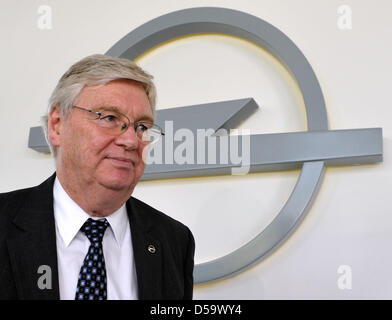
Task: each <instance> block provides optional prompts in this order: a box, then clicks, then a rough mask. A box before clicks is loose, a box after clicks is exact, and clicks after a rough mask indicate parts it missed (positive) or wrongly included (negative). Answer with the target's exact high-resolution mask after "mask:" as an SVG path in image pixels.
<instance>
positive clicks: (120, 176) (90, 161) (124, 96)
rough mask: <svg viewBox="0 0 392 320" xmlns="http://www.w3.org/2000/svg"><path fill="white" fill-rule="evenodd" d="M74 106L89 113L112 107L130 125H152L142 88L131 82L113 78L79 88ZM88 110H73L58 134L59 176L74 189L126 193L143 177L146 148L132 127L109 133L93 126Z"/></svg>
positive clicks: (147, 102) (93, 122)
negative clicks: (82, 187)
mask: <svg viewBox="0 0 392 320" xmlns="http://www.w3.org/2000/svg"><path fill="white" fill-rule="evenodd" d="M74 105H76V106H79V107H83V108H86V109H91V110H99V109H100V108H101V109H102V108H106V107H107V108H109V109H113V108H115V109H117V111H118V112H120V113H122V114H124V115H126V116H127V117H128V118H129V120H130V121H131V122H135V121H139V120H149V121H151V122H153V113H152V110H151V106H150V103H149V100H148V97H147V94H146V93H145V91H144V89H143V87H142V86H141V85H140V84H139V83H137V82H135V81H132V80H115V81H111V82H109V83H107V84H105V85H102V86H91V87H85V88H84V89H83V90H82V91H81V93H80V95H79V97H78V98H77V99H76V101H75V103H74ZM97 121H99V120H94V119H93V118H92V116H91V114H90V113H89V112H86V111H83V110H80V109H76V108H74V109H73V110H72V111H71V114H70V116H69V117H68V118H67V119H63V120H62V125H61V126H60V130H59V143H58V144H59V147H58V162H57V165H58V166H59V165H60V166H61V169H62V170H63V175H64V176H65V175H68V177H69V178H71V177H73V178H72V179H74V180H77V181H71V183H77V184H78V185H79V186H94V184H95V185H96V184H98V185H100V186H101V187H104V188H107V189H111V190H125V191H129V192H130V193H131V192H132V190H133V188H134V187H135V185H136V184H137V182H138V181H139V179H140V177H141V176H142V174H143V171H144V168H145V163H144V162H143V159H142V153H143V149H144V147H145V146H146V145H145V144H144V143H142V142H141V141H139V140H138V138H137V136H136V134H135V131H134V128H133V126H132V124H131V125H130V127H129V128H128V130H126V131H125V132H120V133H119V134H118V135H113V134H110V133H108V132H107V130H105V129H106V128H102V127H100V126H99V125H98V124H97Z"/></svg>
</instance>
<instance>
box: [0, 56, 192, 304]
mask: <svg viewBox="0 0 392 320" xmlns="http://www.w3.org/2000/svg"><path fill="white" fill-rule="evenodd" d="M151 79H152V77H151V76H150V75H149V74H147V73H146V72H144V71H143V70H142V69H141V68H140V67H138V66H137V65H136V64H135V63H133V62H132V61H129V60H127V59H119V58H112V57H107V56H104V55H93V56H89V57H87V58H85V59H82V60H81V61H79V62H77V63H75V64H74V65H73V66H71V68H70V69H69V70H68V71H67V72H66V73H65V74H64V75H63V76H62V78H61V79H60V81H59V83H58V84H57V86H56V88H55V90H54V92H53V93H52V96H51V98H50V101H49V109H48V115H47V117H46V119H47V120H46V121H45V126H46V133H47V139H48V142H49V144H50V146H51V150H52V153H53V154H54V156H55V160H56V173H55V174H54V175H53V176H52V177H50V178H49V179H48V180H46V181H45V182H43V183H42V184H41V185H39V186H37V187H33V188H29V189H23V190H17V191H14V192H9V193H4V194H0V299H77V300H84V299H91V300H105V299H191V298H192V292H193V276H192V274H193V266H194V262H193V257H194V239H193V236H192V233H191V232H190V230H189V229H188V228H187V227H186V226H184V225H183V224H181V223H180V222H178V221H175V220H174V219H172V218H170V217H168V216H166V215H164V214H163V213H161V212H159V211H158V210H155V209H153V208H152V207H150V206H148V205H147V204H145V203H143V202H141V201H140V200H137V199H135V198H133V197H131V194H132V192H133V190H134V188H135V186H136V184H137V183H138V181H139V179H140V177H141V176H142V174H143V171H144V168H145V163H144V161H143V156H144V155H145V154H146V151H147V150H148V149H146V148H148V146H149V144H150V143H153V142H154V141H156V140H157V139H159V137H160V136H161V135H163V133H162V130H161V128H159V127H158V126H156V125H154V124H153V122H154V106H155V87H154V84H153V83H152V80H151Z"/></svg>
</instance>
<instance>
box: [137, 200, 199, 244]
mask: <svg viewBox="0 0 392 320" xmlns="http://www.w3.org/2000/svg"><path fill="white" fill-rule="evenodd" d="M130 205H131V211H132V212H131V217H132V216H133V217H134V219H136V220H137V221H138V222H140V221H141V220H142V221H143V224H145V225H146V226H147V227H149V228H151V229H153V230H154V231H155V232H158V233H161V232H165V233H166V234H167V235H170V234H171V235H172V236H175V237H176V238H177V237H180V238H184V237H185V238H189V237H191V238H193V235H192V233H191V231H190V230H189V228H188V227H187V226H186V225H185V224H183V223H182V222H180V221H178V220H176V219H174V218H172V217H170V216H168V215H167V214H165V213H163V212H161V211H159V210H157V209H155V208H153V207H152V206H150V205H148V204H147V203H145V202H143V201H141V200H139V199H137V198H134V197H131V198H130ZM131 223H132V218H131Z"/></svg>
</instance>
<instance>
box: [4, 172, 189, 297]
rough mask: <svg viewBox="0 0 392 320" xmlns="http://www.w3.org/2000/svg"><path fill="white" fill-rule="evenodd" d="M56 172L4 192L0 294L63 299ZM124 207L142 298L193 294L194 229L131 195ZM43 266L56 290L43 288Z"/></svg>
mask: <svg viewBox="0 0 392 320" xmlns="http://www.w3.org/2000/svg"><path fill="white" fill-rule="evenodd" d="M55 176H56V175H55V174H54V175H53V176H51V177H50V178H49V179H48V180H46V181H45V182H43V183H42V184H40V185H39V186H37V187H33V188H28V189H23V190H17V191H13V192H9V193H3V194H0V299H29V300H30V299H59V283H58V269H57V249H56V229H55V228H56V227H55V221H54V214H53V184H54V180H55ZM126 207H127V211H128V216H129V221H130V225H131V234H132V244H133V250H134V257H135V265H136V274H137V282H138V290H139V299H192V292H193V265H194V262H193V257H194V249H195V244H194V239H193V236H192V233H191V232H190V230H189V229H188V228H187V227H186V226H185V225H183V224H182V223H180V222H178V221H176V220H174V219H172V218H170V217H168V216H166V215H165V214H163V213H162V212H159V211H158V210H155V209H154V208H152V207H150V206H148V205H147V204H145V203H143V202H142V201H140V200H137V199H135V198H133V197H131V198H130V199H129V200H128V201H127V203H126ZM149 245H153V246H154V247H155V249H156V250H155V252H154V253H151V252H150V251H149V250H148V246H149ZM42 265H45V266H49V267H50V269H51V272H52V283H51V285H52V289H40V288H39V285H38V280H39V278H40V277H42V276H43V275H44V273H43V271H42V270H40V272H38V268H39V267H40V266H42ZM47 275H48V274H47V272H45V276H47ZM41 281H42V280H41ZM70 281H77V280H76V279H73V280H70ZM46 284H47V285H48V284H49V282H46ZM41 287H42V286H41Z"/></svg>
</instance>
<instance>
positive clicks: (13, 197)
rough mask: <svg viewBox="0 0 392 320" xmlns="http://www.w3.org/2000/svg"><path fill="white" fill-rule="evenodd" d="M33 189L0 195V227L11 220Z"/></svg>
mask: <svg viewBox="0 0 392 320" xmlns="http://www.w3.org/2000/svg"><path fill="white" fill-rule="evenodd" d="M33 189H34V187H30V188H25V189H19V190H14V191H10V192H4V193H0V227H1V226H2V225H4V222H5V221H4V220H5V219H6V220H8V219H10V218H12V217H13V216H14V215H15V213H16V212H17V211H18V209H19V207H20V206H21V205H22V204H23V203H24V200H25V199H26V198H27V197H28V196H29V195H30V193H31V191H32V190H33ZM7 218H8V219H7Z"/></svg>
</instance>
